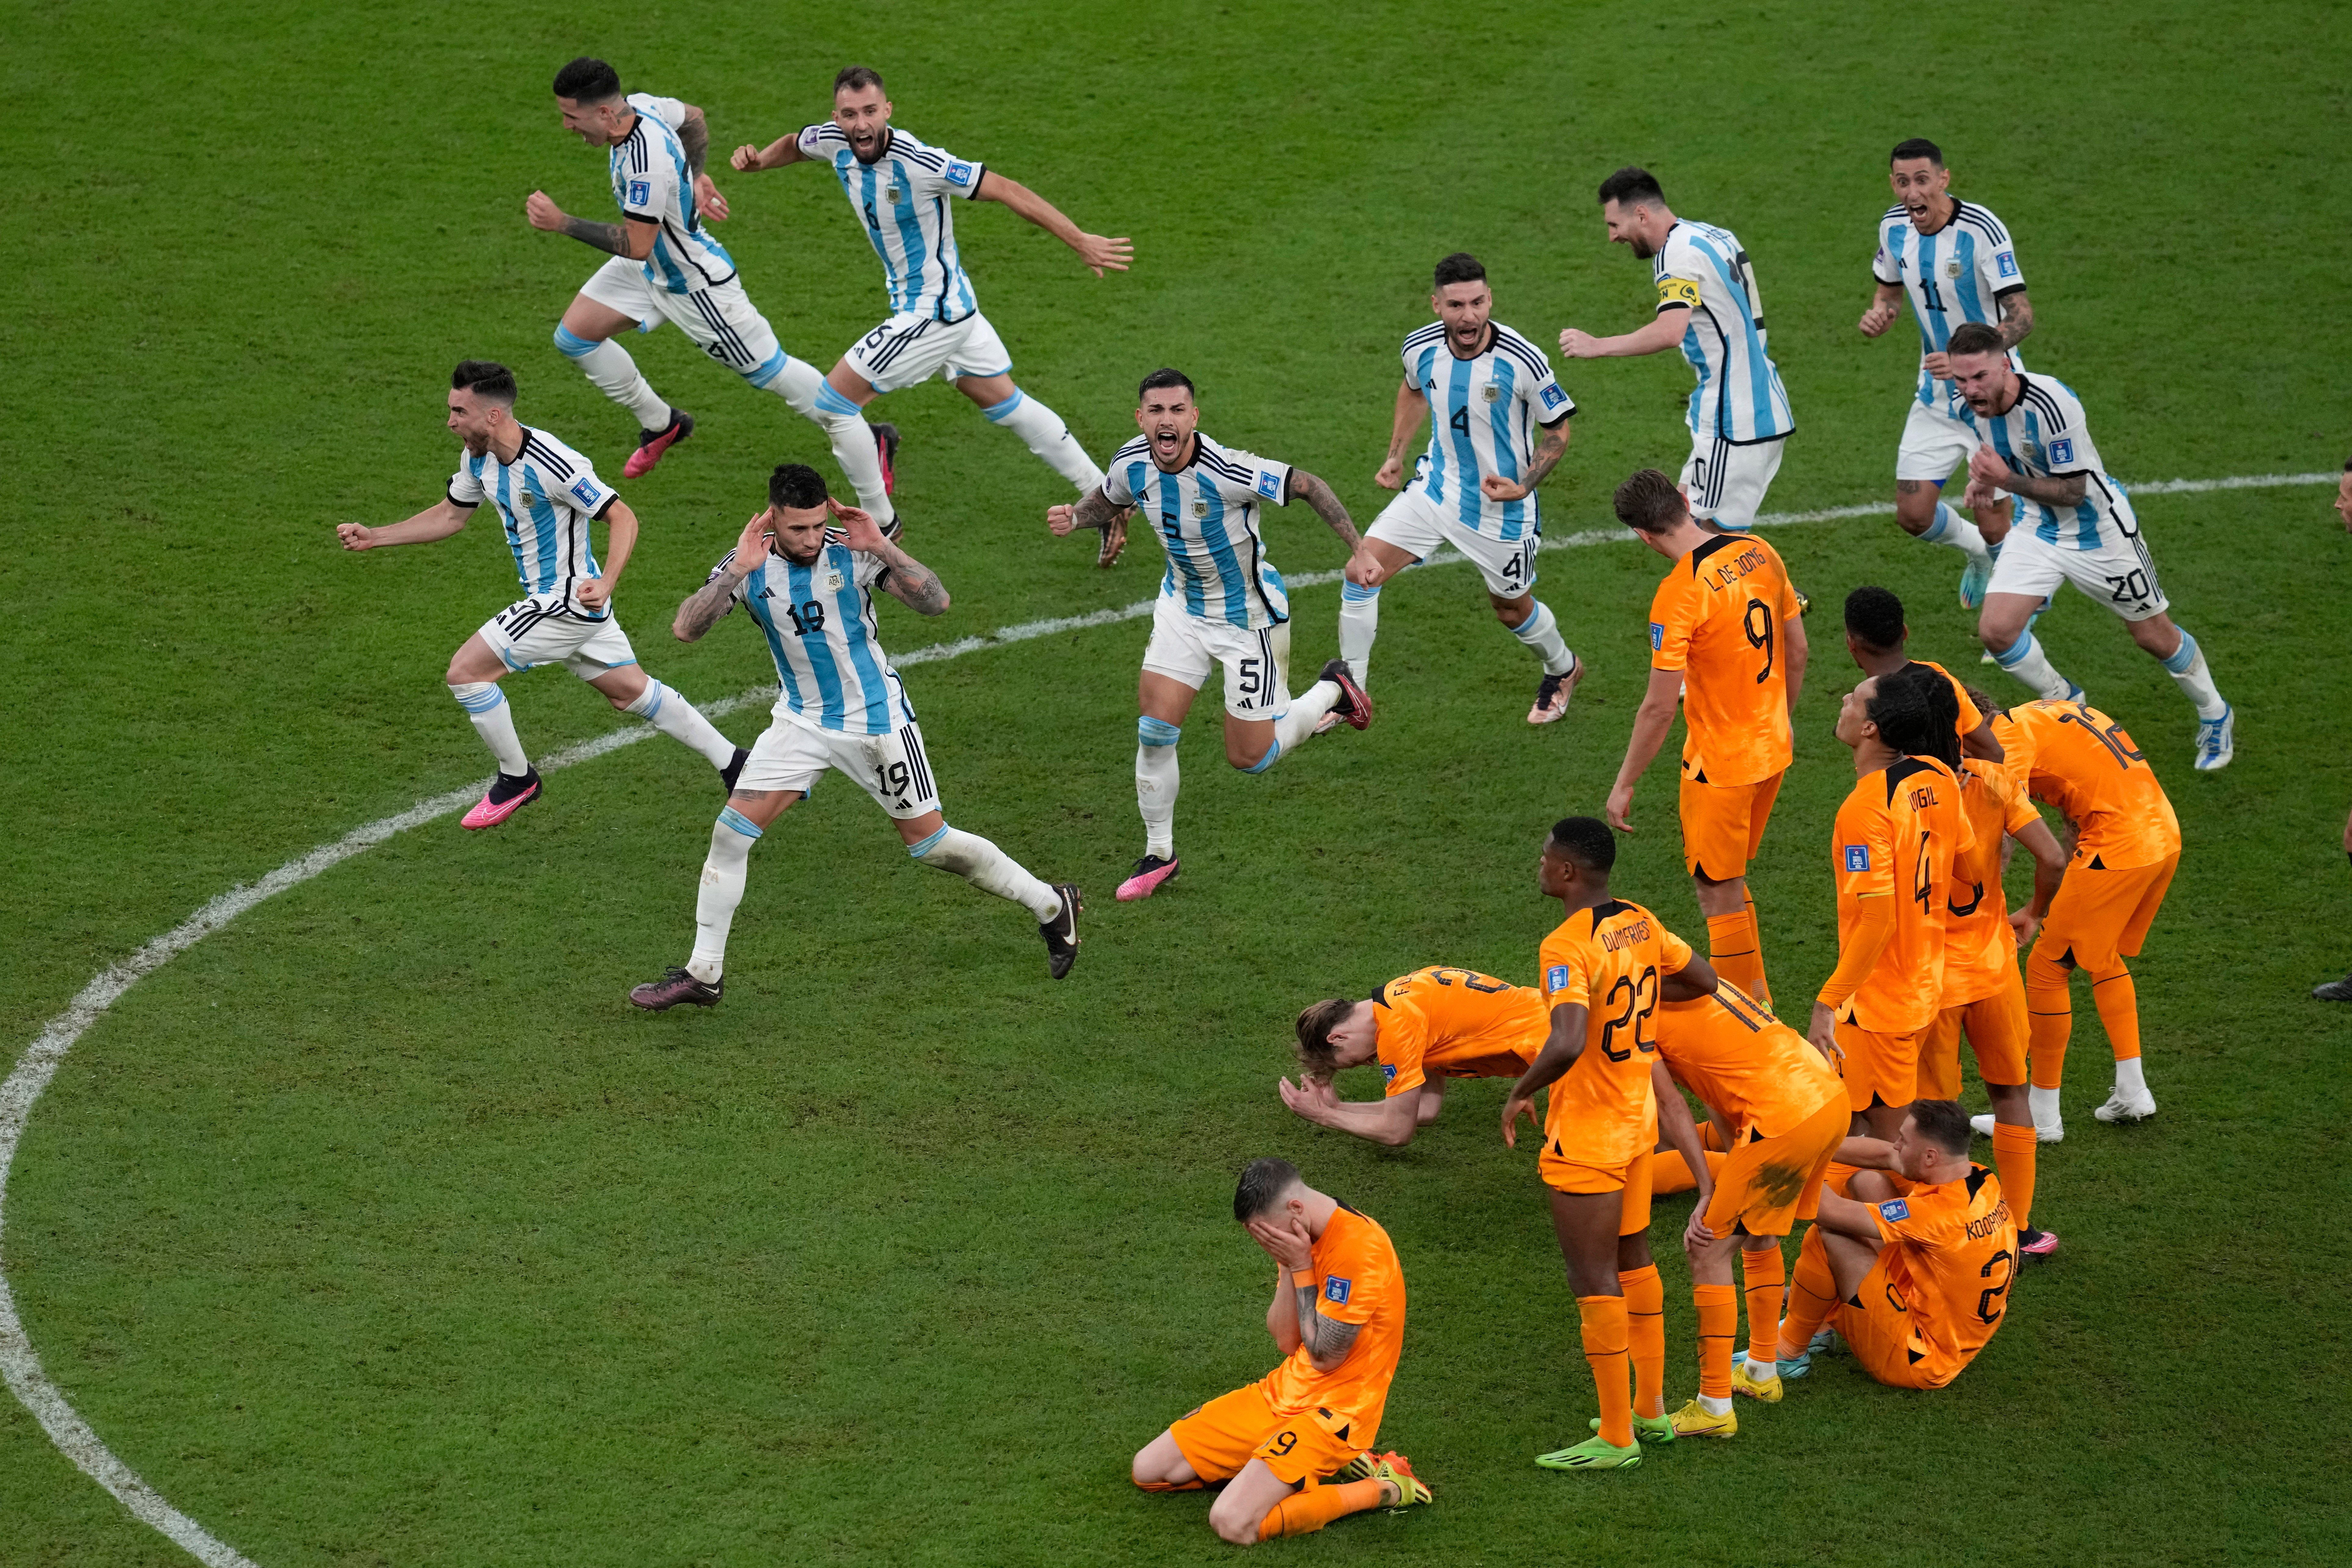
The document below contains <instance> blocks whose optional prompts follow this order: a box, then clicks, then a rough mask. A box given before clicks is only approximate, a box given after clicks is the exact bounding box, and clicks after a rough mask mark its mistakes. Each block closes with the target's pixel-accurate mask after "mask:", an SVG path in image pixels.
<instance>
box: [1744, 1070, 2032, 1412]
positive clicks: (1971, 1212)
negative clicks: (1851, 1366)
mask: <svg viewBox="0 0 2352 1568" xmlns="http://www.w3.org/2000/svg"><path fill="white" fill-rule="evenodd" d="M1838 1158H1839V1160H1840V1161H1841V1162H1842V1163H1845V1164H1848V1165H1854V1166H1860V1167H1863V1168H1862V1169H1860V1170H1857V1171H1856V1172H1855V1173H1854V1175H1853V1179H1852V1181H1851V1182H1850V1184H1849V1188H1848V1190H1849V1191H1851V1192H1852V1193H1853V1196H1852V1197H1851V1198H1843V1197H1840V1196H1839V1195H1838V1194H1836V1193H1834V1192H1824V1193H1823V1194H1822V1212H1821V1217H1820V1218H1819V1219H1817V1220H1815V1221H1814V1223H1813V1226H1812V1228H1811V1230H1808V1231H1807V1232H1805V1240H1804V1245H1802V1246H1801V1247H1798V1249H1797V1270H1796V1276H1795V1278H1794V1279H1793V1280H1792V1281H1791V1282H1790V1291H1789V1316H1788V1319H1787V1321H1784V1322H1783V1323H1782V1324H1781V1325H1780V1375H1781V1376H1782V1377H1783V1378H1798V1377H1802V1376H1804V1375H1805V1374H1806V1373H1809V1372H1810V1371H1811V1370H1812V1355H1811V1344H1812V1342H1813V1336H1814V1334H1815V1332H1816V1331H1819V1330H1820V1329H1821V1327H1822V1324H1823V1322H1824V1321H1826V1322H1827V1323H1828V1325H1829V1326H1830V1327H1831V1328H1833V1329H1835V1330H1836V1331H1838V1332H1839V1333H1840V1334H1841V1335H1843V1337H1844V1339H1845V1342H1846V1343H1847V1344H1848V1345H1849V1346H1851V1347H1852V1348H1853V1353H1854V1359H1856V1360H1857V1361H1859V1362H1861V1363H1862V1367H1863V1370H1864V1372H1867V1373H1870V1375H1871V1376H1872V1377H1874V1378H1876V1379H1877V1380H1878V1381H1879V1382H1881V1383H1883V1384H1886V1385H1887V1386H1889V1387H1891V1388H1941V1387H1943V1386H1944V1385H1945V1384H1948V1383H1949V1382H1951V1381H1952V1379H1954V1378H1956V1377H1958V1376H1959V1375H1960V1372H1961V1370H1962V1369H1963V1368H1965V1367H1966V1366H1967V1365H1968V1364H1969V1362H1970V1361H1972V1360H1974V1359H1975V1358H1976V1353H1977V1352H1979V1351H1980V1350H1982V1349H1984V1347H1985V1343H1986V1342H1987V1341H1989V1340H1990V1339H1991V1338H1992V1336H1993V1331H1994V1330H1996V1329H1998V1328H2000V1323H2001V1319H2002V1317H2003V1316H2004V1315H2005V1314H2006V1313H2007V1311H2008V1310H2009V1287H2010V1282H2011V1280H2012V1279H2015V1278H2016V1277H2017V1226H2016V1223H2015V1222H2014V1221H2013V1220H2012V1219H2011V1217H2010V1212H2009V1201H2008V1200H2007V1199H2006V1198H2004V1197H2002V1196H2001V1191H2000V1178H1999V1177H1997V1176H1995V1175H1994V1174H1993V1173H1991V1172H1990V1171H1988V1170H1986V1169H1985V1168H1984V1167H1983V1166H1982V1165H1975V1164H1970V1163H1969V1119H1968V1113H1967V1112H1966V1111H1964V1110H1961V1109H1960V1107H1959V1104H1958V1101H1956V1100H1918V1101H1916V1102H1915V1103H1914V1104H1913V1105H1912V1106H1911V1108H1910V1110H1908V1111H1907V1112H1906V1113H1905V1115H1904V1118H1903V1122H1902V1125H1901V1126H1900V1127H1898V1128H1896V1129H1895V1136H1894V1138H1893V1139H1891V1140H1888V1141H1886V1142H1881V1141H1879V1140H1877V1139H1874V1138H1852V1139H1848V1140H1847V1141H1846V1143H1845V1147H1844V1148H1843V1150H1841V1151H1840V1152H1839V1155H1838ZM1882 1171H1886V1172H1893V1173H1895V1174H1896V1175H1898V1176H1901V1177H1902V1178H1904V1180H1905V1181H1906V1182H1907V1183H1909V1184H1910V1185H1909V1186H1908V1187H1907V1188H1904V1189H1898V1188H1897V1187H1896V1185H1895V1183H1893V1182H1891V1181H1889V1180H1888V1179H1887V1178H1886V1177H1885V1176H1884V1175H1882V1174H1880V1173H1881V1172H1882Z"/></svg>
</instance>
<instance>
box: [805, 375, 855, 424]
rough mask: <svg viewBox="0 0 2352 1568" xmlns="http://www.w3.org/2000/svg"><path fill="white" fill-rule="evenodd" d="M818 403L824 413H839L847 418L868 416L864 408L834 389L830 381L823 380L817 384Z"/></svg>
mask: <svg viewBox="0 0 2352 1568" xmlns="http://www.w3.org/2000/svg"><path fill="white" fill-rule="evenodd" d="M816 405H817V407H818V409H819V410H820V411H822V412H824V413H826V414H834V415H839V416H842V417H844V418H846V419H862V418H864V417H865V416H866V411H865V410H864V409H862V408H860V407H858V406H857V405H856V404H855V403H852V402H850V401H849V399H847V398H846V397H844V396H842V395H841V394H840V393H838V392H835V390H834V389H833V383H831V382H829V381H821V382H819V383H818V384H817V388H816Z"/></svg>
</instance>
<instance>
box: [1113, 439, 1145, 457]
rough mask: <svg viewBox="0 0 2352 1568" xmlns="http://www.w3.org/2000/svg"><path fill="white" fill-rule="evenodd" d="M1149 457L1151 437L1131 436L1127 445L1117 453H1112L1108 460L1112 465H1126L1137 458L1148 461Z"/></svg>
mask: <svg viewBox="0 0 2352 1568" xmlns="http://www.w3.org/2000/svg"><path fill="white" fill-rule="evenodd" d="M1150 457H1151V437H1149V436H1133V437H1129V439H1128V442H1127V445H1125V446H1123V447H1120V448H1119V449H1118V451H1116V452H1113V453H1112V454H1111V455H1110V460H1111V461H1112V462H1114V463H1127V462H1132V461H1134V460H1135V459H1136V458H1143V459H1145V460H1146V461H1149V460H1150Z"/></svg>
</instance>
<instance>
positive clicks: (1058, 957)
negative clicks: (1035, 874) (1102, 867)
mask: <svg viewBox="0 0 2352 1568" xmlns="http://www.w3.org/2000/svg"><path fill="white" fill-rule="evenodd" d="M1054 891H1055V892H1056V893H1059V894H1060V895H1061V896H1062V908H1061V912H1060V913H1058V914H1056V915H1055V917H1054V918H1053V919H1052V920H1049V921H1038V922H1037V934H1038V935H1039V936H1041V937H1043V938H1045V973H1048V974H1050V975H1052V976H1053V977H1054V978H1055V979H1056V980H1059V979H1060V978H1062V976H1063V975H1065V974H1067V973H1069V972H1070V965H1072V964H1074V963H1077V961H1078V911H1079V910H1081V909H1084V908H1085V907H1086V906H1085V905H1083V904H1081V903H1079V902H1078V889H1077V887H1076V884H1075V883H1070V882H1056V883H1055V884H1054Z"/></svg>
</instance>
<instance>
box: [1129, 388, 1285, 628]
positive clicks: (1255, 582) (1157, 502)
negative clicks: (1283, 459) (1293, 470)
mask: <svg viewBox="0 0 2352 1568" xmlns="http://www.w3.org/2000/svg"><path fill="white" fill-rule="evenodd" d="M1102 489H1103V495H1104V497H1105V498H1106V499H1108V500H1109V501H1110V503H1111V504H1112V505H1114V506H1132V507H1140V508H1141V509H1142V510H1143V513H1144V515H1145V516H1147V517H1149V518H1150V520H1151V524H1152V527H1153V528H1154V529H1156V530H1157V531H1159V534H1160V544H1161V545H1162V546H1163V547H1164V548H1165V549H1166V550H1167V552H1168V573H1167V575H1165V576H1163V577H1162V578H1160V595H1161V596H1162V597H1165V598H1175V599H1181V600H1182V601H1183V603H1184V611H1185V613H1186V614H1187V615H1193V616H1200V617H1202V619H1203V620H1211V621H1223V622H1224V623H1225V624H1226V625H1228V626H1248V627H1250V628H1252V629H1256V628H1259V627H1264V626H1280V625H1281V624H1282V623H1283V622H1285V621H1286V620H1288V619H1289V618H1290V592H1289V590H1288V589H1286V588H1285V587H1284V586H1283V584H1282V574H1281V573H1279V572H1276V570H1275V569H1274V567H1273V566H1272V565H1271V564H1270V563H1268V562H1267V561H1266V558H1265V540H1264V539H1263V538H1261V537H1260V536H1259V534H1258V531H1257V513H1258V508H1259V507H1261V506H1283V505H1286V504H1287V503H1288V501H1289V500H1290V465H1289V464H1287V463H1275V462H1269V461H1267V460H1266V459H1265V458H1261V457H1258V456H1256V455H1255V453H1250V452H1244V451H1241V450H1238V449H1237V448H1235V447H1226V446H1221V445H1220V444H1218V443H1217V442H1214V441H1212V440H1210V439H1209V438H1208V437H1206V436H1203V435H1202V434H1200V433H1199V432H1198V431H1195V432H1194V433H1193V437H1192V460H1191V461H1190V462H1188V463H1186V464H1185V465H1184V466H1183V467H1182V468H1179V469H1178V470H1176V472H1174V473H1172V474H1171V473H1168V472H1166V471H1165V470H1163V469H1162V468H1160V465H1159V464H1157V463H1155V462H1153V461H1152V460H1151V442H1150V438H1149V437H1143V436H1138V437H1136V438H1135V439H1134V440H1132V441H1129V443H1128V444H1127V445H1126V446H1124V447H1120V448H1119V449H1118V451H1117V452H1116V453H1114V454H1113V455H1112V457H1111V460H1110V463H1109V465H1108V468H1106V469H1105V471H1104V473H1103V482H1102Z"/></svg>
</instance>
